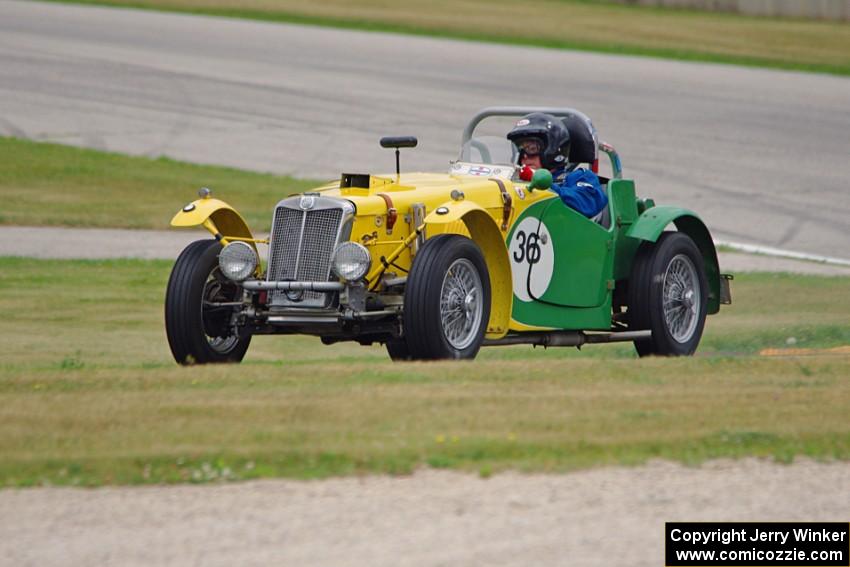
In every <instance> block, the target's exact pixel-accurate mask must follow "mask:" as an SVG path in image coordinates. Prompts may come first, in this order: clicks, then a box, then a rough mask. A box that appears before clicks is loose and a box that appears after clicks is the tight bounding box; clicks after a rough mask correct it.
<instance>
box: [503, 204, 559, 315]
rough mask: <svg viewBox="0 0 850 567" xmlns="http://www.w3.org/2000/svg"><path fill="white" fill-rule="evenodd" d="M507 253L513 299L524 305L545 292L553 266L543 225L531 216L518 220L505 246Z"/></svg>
mask: <svg viewBox="0 0 850 567" xmlns="http://www.w3.org/2000/svg"><path fill="white" fill-rule="evenodd" d="M508 254H509V255H510V258H511V274H512V277H513V287H514V295H515V296H516V297H517V299H519V300H520V301H526V302H528V301H532V299H533V298H534V297H541V296H542V295H543V294H544V293H546V289H547V288H548V287H549V282H550V281H551V280H552V269H553V268H554V266H555V251H554V249H553V247H552V238H551V236H550V235H549V229H548V228H546V225H545V224H543V223H541V222H540V219H536V218H531V217H528V218H525V219H523V220H522V221H520V223H519V224H518V225H517V227H516V229H515V230H514V232H513V234H512V235H511V240H510V242H509V243H508Z"/></svg>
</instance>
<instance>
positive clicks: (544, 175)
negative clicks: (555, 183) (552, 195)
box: [528, 169, 552, 191]
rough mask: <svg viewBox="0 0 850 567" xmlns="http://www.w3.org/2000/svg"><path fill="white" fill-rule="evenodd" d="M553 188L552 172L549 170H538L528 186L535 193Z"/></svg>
mask: <svg viewBox="0 0 850 567" xmlns="http://www.w3.org/2000/svg"><path fill="white" fill-rule="evenodd" d="M551 186H552V172H551V171H549V170H548V169H538V170H537V171H535V172H534V176H532V178H531V183H529V184H528V189H529V190H530V191H533V190H534V189H541V190H546V189H548V188H550V187H551Z"/></svg>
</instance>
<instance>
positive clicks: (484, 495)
mask: <svg viewBox="0 0 850 567" xmlns="http://www.w3.org/2000/svg"><path fill="white" fill-rule="evenodd" d="M0 509H2V510H4V511H6V512H5V513H4V514H2V516H0V564H4V565H17V566H21V567H22V566H25V565H38V566H44V567H46V566H51V565H63V566H68V565H119V564H120V565H125V566H132V565H144V566H148V565H200V564H203V565H213V566H214V565H227V566H231V565H270V564H276V565H300V566H309V565H323V566H324V565H335V566H352V567H354V566H368V567H378V566H382V565H387V566H393V567H398V566H404V565H417V566H431V565H433V566H440V565H488V566H501V565H535V566H547V565H580V566H594V565H600V566H603V565H604V566H609V565H620V566H630V565H635V566H638V565H640V566H646V565H663V529H664V522H665V521H726V520H728V521H797V520H800V521H814V520H823V521H826V520H830V521H843V520H847V519H848V518H847V513H848V510H850V463H818V462H813V461H808V460H802V461H797V462H795V463H794V464H792V465H783V464H776V463H773V462H768V461H764V460H756V459H746V460H740V461H729V460H722V461H714V462H710V463H707V464H705V465H703V466H700V467H685V466H681V465H676V464H671V463H667V462H653V463H650V464H648V465H645V466H641V467H636V468H620V467H615V468H603V469H593V470H587V471H580V472H573V473H568V474H562V475H543V474H535V475H522V474H518V473H505V474H498V475H495V476H493V477H491V478H489V479H482V478H480V477H477V476H472V475H469V474H463V473H458V472H446V471H437V470H421V471H419V472H417V473H416V474H414V475H412V476H408V477H387V476H370V477H360V478H339V479H330V480H322V481H294V480H266V481H254V482H245V483H233V484H218V485H204V486H197V485H195V486H193V485H185V486H168V487H165V486H155V487H130V488H99V489H74V488H39V489H25V490H17V489H15V490H3V491H0Z"/></svg>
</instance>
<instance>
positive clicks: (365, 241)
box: [165, 107, 731, 364]
mask: <svg viewBox="0 0 850 567" xmlns="http://www.w3.org/2000/svg"><path fill="white" fill-rule="evenodd" d="M531 112H546V113H549V114H552V115H555V116H557V117H558V118H560V119H562V120H563V121H564V124H565V125H566V126H567V128H568V130H569V133H570V138H571V140H572V145H571V148H570V155H569V158H570V159H569V161H570V162H572V163H584V164H587V165H588V166H589V167H592V168H593V169H594V170H598V165H599V160H598V156H599V155H600V152H601V153H603V154H605V155H607V157H608V159H609V160H610V170H611V171H610V177H601V181H602V183H603V184H604V189H605V191H606V192H607V195H608V198H609V204H608V206H607V208H606V209H605V210H604V211H603V212H602V213H601V214H600V215H598V216H597V217H596V218H593V219H589V218H586V217H584V216H583V215H581V214H579V213H577V212H576V211H574V210H572V209H571V208H569V207H567V206H566V205H564V203H563V202H562V201H561V199H560V198H558V196H557V195H556V194H555V193H554V192H552V191H549V190H548V188H549V186H550V185H551V182H552V180H551V175H548V178H547V174H548V171H545V170H539V171H537V172H536V173H535V176H534V178H533V179H532V180H531V182H528V181H521V180H520V179H519V177H518V170H519V167H518V165H517V160H518V152H517V148H516V147H515V146H514V145H513V144H512V143H511V142H509V141H508V140H507V139H506V138H505V136H504V131H502V133H501V134H500V135H498V134H497V135H494V136H488V135H484V134H482V132H486V128H483V126H482V125H483V124H485V123H486V122H487V121H488V120H493V119H500V120H505V118H504V117H514V118H512V120H513V119H515V117H518V116H522V115H525V114H527V113H531ZM416 143H417V142H416V139H415V138H413V137H396V138H384V139H382V140H381V145H382V146H384V147H388V148H394V149H395V157H396V174H395V175H382V176H378V175H368V174H348V173H344V174H342V176H341V178H340V179H339V181H334V182H333V183H329V184H327V185H325V186H322V187H319V188H317V189H315V190H314V191H310V192H306V193H303V194H296V195H291V196H289V197H287V198H285V199H283V200H282V201H280V202H279V203H277V205H276V206H275V208H274V213H273V220H272V229H271V234H270V236H269V238H268V239H261V238H256V237H255V236H254V234H253V233H252V232H251V230H250V229H249V227H248V226H247V224H246V223H245V221H244V220H243V219H242V217H241V216H240V215H239V214H238V213H237V212H236V211H235V210H234V209H233V208H232V207H230V206H229V205H228V204H227V203H225V202H223V201H220V200H218V199H214V198H212V196H211V195H210V192H209V190H206V189H202V190H201V198H200V199H198V200H196V201H194V202H192V203H190V204H188V205H186V206H185V207H183V209H182V210H181V211H179V212H178V213H177V214H176V215H175V216H174V218H173V220H172V221H171V224H172V226H176V227H195V226H203V227H205V228H206V229H207V230H209V232H210V233H212V235H213V236H214V238H213V239H209V240H199V241H196V242H193V243H192V244H190V245H189V246H188V247H186V249H185V250H183V252H182V253H181V254H180V256H179V258H178V259H177V261H176V263H175V265H174V268H173V270H172V272H171V277H170V279H169V282H168V289H167V294H166V301H165V322H166V331H167V336H168V343H169V345H170V347H171V352H172V353H173V355H174V358H175V360H176V361H177V362H179V363H181V364H192V363H195V364H203V363H213V362H238V361H240V360H242V358H243V357H244V355H245V352H246V350H247V349H248V345H249V343H250V341H251V337H252V336H253V335H258V334H281V335H285V334H309V335H316V336H319V337H321V340H322V342H324V343H325V344H331V343H334V342H338V341H357V342H359V343H361V344H364V345H370V344H373V343H382V344H384V345H386V349H387V351H388V353H389V355H390V356H391V357H392V358H393V359H394V360H423V359H446V358H473V357H475V356H476V354H477V353H478V351H479V349H480V347H481V346H489V345H516V344H530V345H542V346H546V347H549V346H575V347H581V346H582V345H583V344H585V343H608V342H615V341H632V342H634V345H635V347H636V349H637V352H638V354H639V355H641V356H644V355H650V354H656V355H690V354H692V353H693V352H694V351H695V350H696V348H697V345H698V343H699V341H700V337H701V336H702V331H703V326H704V324H705V317H706V315H707V314H712V313H717V312H718V311H719V309H720V304H721V303H729V302H730V294H729V279H731V276H727V275H724V274H721V273H720V270H719V266H718V262H717V253H716V251H715V247H714V244H713V241H712V238H711V235H710V233H709V230H708V228H706V226H705V224H704V223H703V222H702V221H701V220H700V218H699V217H698V216H697V215H696V214H695V213H693V212H691V211H688V210H685V209H681V208H677V207H669V206H656V205H655V203H654V202H653V201H652V200H651V199H639V198H636V196H635V186H634V182H633V181H631V180H629V179H625V178H623V175H622V168H621V165H620V159H619V157H618V155H617V153H616V152H615V150H614V149H613V148H612V147H611V146H610V145H609V144H607V143H605V142H601V141H599V140H598V138H597V132H596V130H595V128H594V126H593V125H592V123H591V121H590V119H589V118H587V117H586V116H585V115H584V114H582V113H581V112H579V111H577V110H574V109H571V108H518V107H494V108H487V109H484V110H482V111H480V112H479V113H478V114H477V115H475V117H473V119H472V120H471V121H470V123H469V124H468V125H467V126H466V128H465V130H464V132H463V137H462V147H461V154H460V157H459V159H458V160H457V161H454V162H452V163H451V165H450V169H449V172H448V173H447V174H433V173H412V174H400V172H399V151H400V148H409V147H414V146H416ZM258 245H267V246H268V252H267V253H266V255H265V256H266V259H267V261H266V265H265V268H264V267H263V266H262V262H261V261H260V258H261V254H260V251H259V250H258Z"/></svg>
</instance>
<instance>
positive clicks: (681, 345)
mask: <svg viewBox="0 0 850 567" xmlns="http://www.w3.org/2000/svg"><path fill="white" fill-rule="evenodd" d="M707 309H708V280H707V279H706V276H705V267H704V265H703V259H702V255H701V254H700V251H699V249H698V248H697V246H696V244H694V241H693V240H691V238H690V237H689V236H688V235H686V234H684V233H682V232H665V233H663V234H662V235H661V237H660V238H659V239H658V241H657V242H655V243H654V244H652V243H649V242H645V243H644V244H642V245H641V247H640V249H639V250H638V253H637V255H636V256H635V261H634V265H633V267H632V274H631V279H630V281H629V328H630V329H631V330H646V329H648V330H651V331H652V338H650V339H647V340H641V341H635V343H634V344H635V350H637V353H638V355H639V356H648V355H661V356H688V355H691V354H693V353H694V351H696V349H697V345H699V341H700V338H701V337H702V331H703V328H704V327H705V317H706V312H707Z"/></svg>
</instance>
